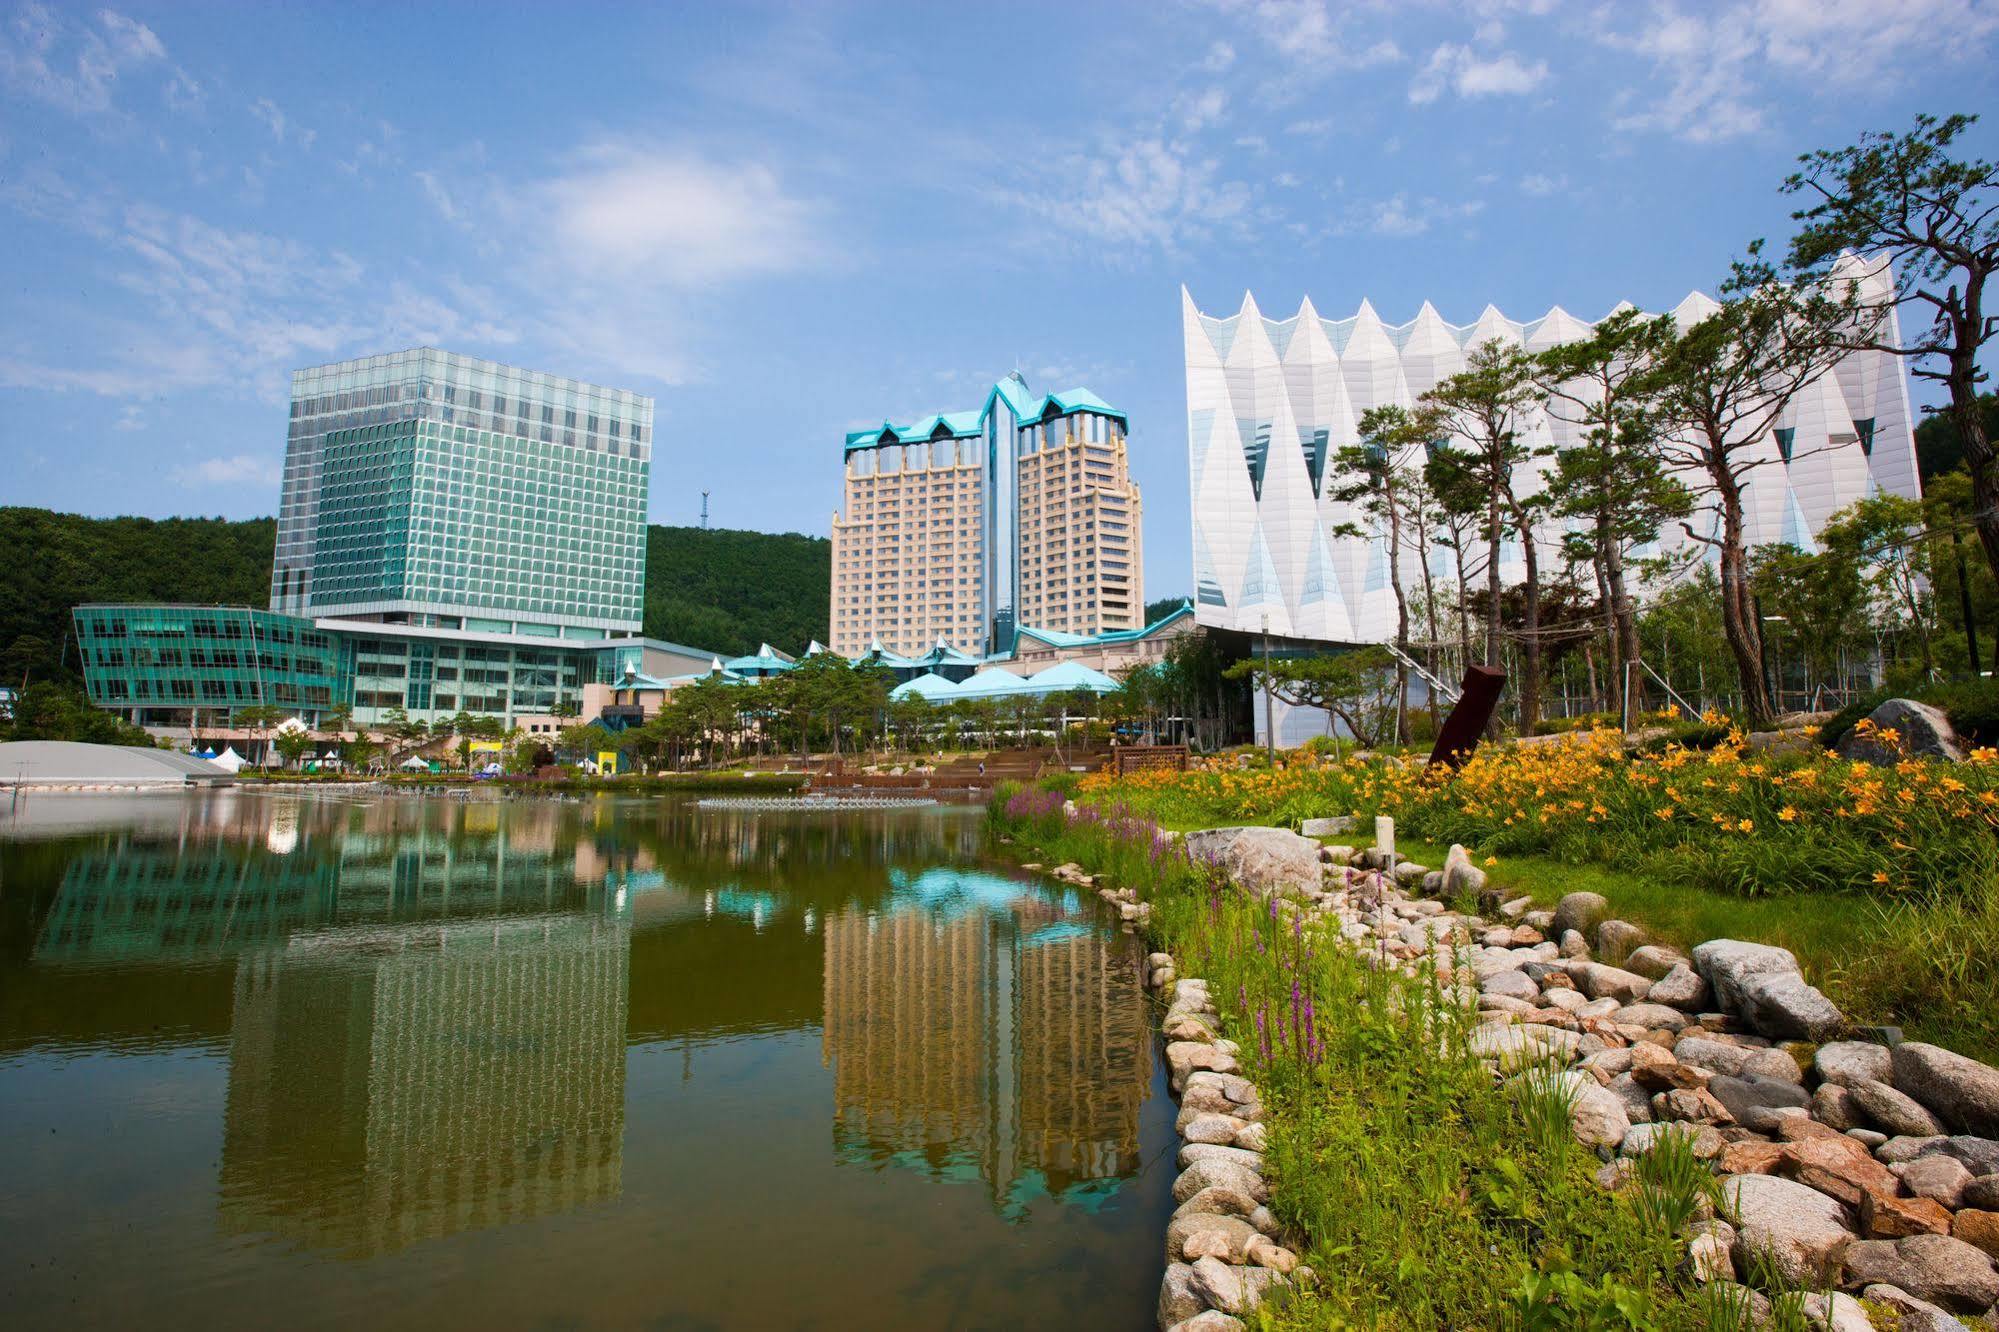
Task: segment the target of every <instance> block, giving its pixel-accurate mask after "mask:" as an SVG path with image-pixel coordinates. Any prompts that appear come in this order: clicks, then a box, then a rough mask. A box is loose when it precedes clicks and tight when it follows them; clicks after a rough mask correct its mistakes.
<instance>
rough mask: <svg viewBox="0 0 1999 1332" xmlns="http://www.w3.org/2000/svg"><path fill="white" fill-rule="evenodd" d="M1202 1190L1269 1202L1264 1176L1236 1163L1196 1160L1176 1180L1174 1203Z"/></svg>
mask: <svg viewBox="0 0 1999 1332" xmlns="http://www.w3.org/2000/svg"><path fill="white" fill-rule="evenodd" d="M1202 1189H1227V1190H1229V1191H1230V1192H1231V1193H1240V1194H1244V1195H1246V1196H1248V1197H1251V1198H1254V1199H1256V1200H1257V1201H1258V1202H1269V1201H1270V1186H1269V1185H1268V1184H1266V1183H1264V1182H1263V1176H1262V1175H1260V1174H1258V1173H1257V1172H1256V1171H1254V1170H1251V1169H1249V1168H1248V1167H1247V1166H1241V1165H1237V1164H1236V1163H1235V1162H1233V1161H1196V1162H1194V1163H1193V1164H1192V1165H1190V1166H1188V1167H1187V1168H1186V1169H1185V1170H1182V1171H1181V1172H1180V1176H1179V1178H1177V1179H1175V1180H1174V1181H1173V1201H1174V1202H1176V1203H1183V1202H1186V1201H1187V1200H1188V1199H1189V1198H1191V1197H1193V1196H1194V1195H1195V1194H1197V1193H1199V1192H1200V1191H1201V1190H1202Z"/></svg>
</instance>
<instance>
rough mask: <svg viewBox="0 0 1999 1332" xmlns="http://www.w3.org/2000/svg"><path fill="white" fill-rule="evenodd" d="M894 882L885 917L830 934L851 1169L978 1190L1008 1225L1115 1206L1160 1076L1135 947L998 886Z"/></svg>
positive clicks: (995, 880) (839, 925) (1014, 886)
mask: <svg viewBox="0 0 1999 1332" xmlns="http://www.w3.org/2000/svg"><path fill="white" fill-rule="evenodd" d="M896 877H897V878H898V879H899V880H900V882H899V883H898V891H897V893H896V894H895V897H894V898H893V899H892V900H891V902H890V904H889V906H888V907H887V908H885V909H883V910H879V911H863V910H859V909H852V908H850V909H848V910H844V911H841V912H839V913H837V914H834V915H829V916H828V917H827V919H826V921H825V990H826V998H825V1026H824V1033H825V1034H824V1037H823V1045H822V1056H823V1058H824V1059H825V1060H826V1061H827V1062H829V1063H831V1065H832V1066H833V1070H834V1078H833V1083H834V1102H835V1119H834V1138H835V1142H836V1145H837V1148H838V1150H839V1151H840V1152H841V1154H842V1156H843V1158H844V1159H847V1160H852V1161H873V1162H882V1161H894V1162H896V1163H899V1164H905V1165H911V1166H917V1167H919V1168H922V1169H925V1170H928V1171H930V1172H932V1173H934V1174H937V1175H939V1176H943V1177H970V1176H976V1177H977V1178H979V1179H982V1180H983V1181H985V1183H986V1186H987V1188H988V1189H989V1191H990V1193H991V1195H992V1198H993V1201H994V1203H995V1205H996V1206H998V1207H999V1208H1000V1209H1001V1210H1002V1211H1003V1212H1005V1213H1007V1214H1008V1215H1019V1214H1020V1212H1021V1210H1022V1209H1023V1208H1024V1207H1025V1206H1026V1204H1027V1203H1028V1202H1029V1201H1030V1200H1031V1199H1032V1198H1033V1197H1034V1196H1035V1195H1036V1194H1039V1193H1043V1192H1045V1193H1048V1194H1051V1195H1054V1196H1057V1197H1062V1198H1065V1199H1069V1200H1071V1201H1081V1200H1087V1199H1088V1198H1089V1197H1090V1196H1092V1195H1093V1194H1103V1195H1105V1196H1108V1194H1109V1193H1111V1192H1115V1189H1116V1187H1117V1181H1118V1180H1120V1179H1121V1178H1123V1177H1126V1176H1129V1175H1131V1174H1132V1173H1134V1172H1135V1170H1136V1168H1137V1165H1138V1119H1139V1108H1140V1105H1141V1104H1142V1102H1143V1100H1144V1098H1145V1095H1146V1091H1147V1088H1148V1085H1149V1083H1150V1081H1151V1074H1152V1055H1153V1052H1152V1038H1151V1033H1150V1030H1149V1027H1148V1024H1147V1021H1146V1009H1145V1004H1144V1000H1143V996H1142V994H1141V991H1140V988H1139V981H1138V972H1137V958H1136V956H1135V955H1134V952H1133V949H1134V948H1135V944H1134V943H1133V941H1132V940H1131V939H1130V938H1128V937H1124V936H1116V935H1106V934H1105V933H1103V932H1102V931H1099V930H1096V929H1093V928H1089V927H1086V926H1085V925H1083V924H1081V923H1079V922H1078V919H1077V916H1078V910H1077V907H1076V904H1075V903H1074V902H1073V901H1070V902H1064V901H1062V900H1059V899H1050V898H1047V897H1044V896H1041V895H1039V894H1037V893H1035V892H1034V891H1033V890H1031V889H1029V888H1027V887H1026V886H1025V885H1022V884H1020V883H1018V882H1016V881H1013V880H1009V879H1005V878H1002V877H999V876H996V875H990V874H982V873H978V872H974V871H965V870H955V869H935V870H930V871H926V872H924V873H922V874H920V875H916V876H913V877H904V876H901V875H897V876H896Z"/></svg>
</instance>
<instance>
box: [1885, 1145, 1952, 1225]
mask: <svg viewBox="0 0 1999 1332" xmlns="http://www.w3.org/2000/svg"><path fill="white" fill-rule="evenodd" d="M1889 1169H1891V1170H1893V1171H1894V1172H1895V1177H1896V1178H1897V1179H1899V1180H1901V1181H1902V1187H1903V1188H1905V1189H1907V1190H1908V1191H1909V1192H1910V1193H1911V1194H1913V1195H1915V1196H1916V1197H1918V1198H1932V1199H1934V1200H1936V1201H1937V1202H1940V1203H1942V1204H1943V1205H1944V1206H1945V1207H1948V1208H1949V1209H1950V1210H1951V1211H1953V1212H1955V1211H1956V1210H1957V1209H1958V1208H1960V1207H1962V1206H1964V1191H1965V1189H1966V1188H1968V1187H1969V1186H1970V1184H1971V1179H1972V1175H1971V1172H1970V1171H1969V1170H1966V1169H1965V1168H1964V1163H1963V1162H1962V1161H1959V1160H1958V1159H1957V1158H1955V1157H1951V1156H1944V1155H1941V1154H1939V1155H1936V1156H1919V1157H1917V1158H1916V1159H1915V1160H1913V1161H1903V1162H1901V1163H1899V1164H1897V1165H1893V1166H1890V1167H1889Z"/></svg>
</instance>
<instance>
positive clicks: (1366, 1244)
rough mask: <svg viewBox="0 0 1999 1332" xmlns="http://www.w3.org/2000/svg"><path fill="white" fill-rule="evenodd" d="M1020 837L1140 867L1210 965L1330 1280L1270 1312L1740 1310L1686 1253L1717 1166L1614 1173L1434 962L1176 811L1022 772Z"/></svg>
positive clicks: (1347, 1320) (1219, 1001) (1658, 1319)
mask: <svg viewBox="0 0 1999 1332" xmlns="http://www.w3.org/2000/svg"><path fill="white" fill-rule="evenodd" d="M991 817H992V822H993V826H994V827H995V829H996V830H997V831H1000V832H1004V833H1006V834H1008V835H1010V836H1012V837H1013V838H1014V839H1015V842H1016V849H1017V850H1019V851H1020V852H1022V853H1023V854H1031V855H1034V856H1038V857H1040V858H1042V859H1044V860H1049V861H1057V860H1060V861H1069V860H1073V861H1076V862H1078V863H1080V864H1083V865H1085V866H1088V867H1089V868H1090V869H1092V870H1093V871H1096V872H1098V873H1100V874H1103V875H1105V876H1107V877H1108V878H1110V879H1112V880H1113V881H1116V882H1119V883H1125V884H1132V885H1136V886H1139V887H1140V888H1141V890H1142V891H1143V892H1144V893H1145V895H1146V897H1147V898H1148V900H1149V901H1150V902H1151V903H1152V907H1153V915H1152V921H1151V930H1152V932H1153V935H1154V937H1155V939H1156V940H1157V942H1158V943H1159V945H1160V946H1162V947H1164V948H1166V949H1168V950H1170V951H1171V952H1172V953H1173V954H1174V956H1175V957H1176V958H1177V959H1178V960H1179V962H1180V964H1181V969H1182V972H1183V974H1187V975H1199V976H1203V977H1206V978H1207V980H1208V982H1209V988H1210V992H1211V993H1212V995H1213V996H1214V1000H1215V1003H1216V1005H1217V1007H1218V1008H1219V1009H1220V1010H1221V1014H1222V1019H1223V1024H1224V1029H1225V1031H1226V1032H1227V1034H1228V1035H1230V1036H1231V1037H1232V1038H1233V1039H1235V1040H1236V1041H1238V1042H1239V1043H1240V1044H1241V1046H1242V1047H1243V1054H1242V1057H1243V1061H1244V1064H1245V1071H1246V1072H1247V1073H1248V1075H1249V1076H1251V1077H1252V1078H1254V1079H1255V1080H1256V1082H1257V1083H1258V1086H1259V1087H1260V1089H1261V1092H1262V1096H1263V1099H1264V1104H1265V1108H1266V1111H1267V1118H1266V1122H1267V1123H1268V1124H1269V1126H1270V1133H1271V1139H1270V1150H1269V1153H1268V1156H1267V1163H1268V1169H1269V1173H1270V1176H1271V1178H1272V1181H1273V1184H1274V1194H1275V1196H1274V1200H1273V1203H1272V1206H1273V1209H1274V1210H1276V1211H1277V1213H1278V1215H1279V1217H1280V1219H1281V1220H1283V1221H1284V1222H1285V1223H1286V1225H1287V1228H1288V1229H1289V1230H1291V1231H1292V1232H1293V1233H1294V1234H1302V1235H1304V1236H1307V1237H1309V1240H1308V1241H1307V1242H1306V1244H1305V1251H1304V1254H1303V1257H1304V1258H1305V1260H1306V1261H1307V1262H1308V1263H1310V1264H1311V1265H1312V1266H1313V1268H1314V1269H1315V1270H1316V1271H1317V1273H1318V1274H1319V1278H1320V1279H1319V1283H1318V1284H1317V1285H1316V1286H1315V1287H1314V1288H1312V1289H1311V1290H1309V1291H1302V1292H1297V1293H1296V1294H1294V1295H1293V1296H1292V1297H1291V1298H1288V1299H1286V1300H1284V1301H1281V1302H1278V1303H1276V1304H1274V1305H1273V1306H1268V1307H1266V1308H1265V1309H1264V1310H1262V1311H1260V1314H1259V1319H1260V1325H1261V1326H1263V1327H1265V1328H1287V1329H1288V1328H1306V1327H1310V1328H1328V1327H1331V1328H1341V1327H1371V1328H1385V1329H1417V1328H1437V1327H1517V1328H1545V1329H1612V1328H1655V1329H1680V1328H1687V1329H1694V1328H1720V1327H1735V1326H1739V1325H1740V1319H1739V1318H1737V1317H1736V1316H1735V1315H1733V1314H1732V1313H1730V1312H1728V1311H1723V1310H1718V1309H1716V1308H1713V1307H1711V1306H1710V1304H1709V1302H1708V1301H1707V1299H1706V1297H1705V1296H1704V1295H1703V1294H1702V1293H1701V1292H1700V1291H1698V1290H1696V1289H1693V1288H1691V1287H1690V1286H1689V1285H1688V1283H1686V1282H1685V1281H1684V1280H1683V1279H1682V1278H1681V1277H1679V1276H1678V1275H1677V1273H1676V1269H1675V1264H1676V1260H1677V1257H1678V1254H1679V1245H1678V1242H1677V1240H1676V1239H1675V1237H1674V1234H1673V1227H1674V1226H1675V1224H1676V1223H1677V1222H1678V1221H1680V1220H1682V1219H1683V1218H1684V1217H1686V1216H1688V1215H1690V1214H1691V1213H1692V1212H1693V1210H1694V1209H1695V1208H1696V1207H1697V1206H1699V1202H1700V1200H1699V1198H1698V1197H1697V1196H1695V1194H1696V1193H1697V1192H1698V1191H1700V1190H1703V1189H1705V1188H1706V1187H1708V1184H1709V1182H1710V1181H1711V1175H1710V1174H1708V1173H1707V1172H1706V1171H1705V1170H1703V1169H1695V1168H1690V1166H1689V1163H1688V1162H1685V1161H1676V1160H1675V1159H1674V1158H1673V1156H1672V1152H1671V1149H1669V1150H1668V1152H1667V1153H1665V1154H1663V1155H1661V1156H1660V1157H1659V1158H1658V1159H1657V1160H1656V1161H1649V1162H1648V1163H1647V1165H1646V1166H1645V1171H1646V1176H1645V1178H1643V1179H1642V1180H1641V1181H1640V1183H1639V1185H1638V1186H1637V1187H1635V1188H1632V1189H1627V1190H1626V1191H1624V1192H1622V1193H1620V1194H1616V1195H1613V1194H1609V1193H1606V1192H1604V1191H1603V1190H1602V1189H1601V1188H1599V1187H1598V1186H1597V1185H1596V1183H1595V1182H1594V1180H1593V1179H1592V1175H1593V1173H1594V1171H1595V1169H1596V1168H1597V1165H1598V1162H1597V1160H1596V1157H1595V1156H1594V1155H1593V1154H1592V1153H1590V1152H1589V1151H1588V1150H1586V1149H1584V1148H1583V1147H1581V1146H1580V1145H1578V1144H1577V1143H1576V1142H1575V1141H1574V1139H1573V1138H1572V1137H1571V1136H1570V1134H1569V1131H1568V1115H1567V1105H1566V1103H1565V1102H1564V1101H1562V1100H1561V1099H1560V1093H1559V1087H1560V1084H1559V1083H1558V1082H1556V1081H1555V1080H1552V1079H1546V1078H1542V1079H1539V1080H1538V1081H1537V1080H1534V1079H1529V1080H1528V1084H1527V1085H1526V1086H1524V1087H1519V1086H1516V1087H1514V1088H1512V1089H1511V1090H1508V1089H1503V1088H1500V1087H1496V1086H1495V1085H1494V1083H1493V1080H1492V1077H1491V1075H1490V1074H1489V1073H1488V1072H1487V1071H1486V1069H1485V1067H1484V1065H1483V1064H1482V1063H1480V1062H1479V1061H1478V1060H1476V1059H1474V1058H1472V1057H1471V1056H1470V1055H1469V1054H1468V1052H1467V1050H1466V1044H1465V1042H1466V1037H1467V1035H1468V1033H1469V1030H1470V1027H1471V1023H1472V1018H1471V1015H1470V1014H1469V1013H1467V1012H1466V1010H1465V1009H1464V1008H1463V1007H1462V1006H1460V1005H1458V1004H1455V1003H1452V1002H1448V1001H1447V1000H1446V998H1445V995H1444V991H1443V989H1442V987H1441V986H1440V985H1439V983H1438V981H1437V978H1436V977H1435V976H1434V975H1433V974H1425V975H1421V976H1418V977H1416V978H1413V979H1412V978H1406V977H1403V976H1400V975H1399V974H1391V973H1385V972H1381V971H1376V970H1373V969H1371V968H1369V967H1366V966H1363V965H1362V964H1361V963H1360V962H1359V961H1358V960H1357V959H1356V958H1355V957H1354V956H1353V955H1352V954H1351V953H1350V952H1348V951H1347V950H1346V949H1345V948H1343V947H1340V946H1337V945H1336V944H1335V943H1334V942H1332V941H1331V940H1329V939H1327V938H1324V937H1321V936H1320V935H1319V934H1318V932H1317V931H1316V930H1307V929H1305V928H1304V927H1303V926H1302V925H1299V924H1296V923H1294V922H1293V921H1291V920H1290V919H1288V918H1287V917H1285V916H1284V915H1282V914H1281V913H1279V912H1277V911H1275V910H1273V909H1270V908H1268V907H1266V906H1265V904H1263V903H1260V902H1257V901H1255V900H1253V899H1251V898H1248V897H1246V896H1245V895H1243V894H1241V893H1239V892H1236V891H1233V890H1232V889H1230V888H1229V887H1228V886H1227V885H1226V884H1225V883H1223V882H1220V881H1219V880H1217V879H1215V878H1213V877H1212V874H1211V872H1210V871H1208V870H1206V869H1204V868H1201V867H1196V866H1195V865H1193V864H1191V863H1190V862H1189V861H1188V860H1187V858H1186V856H1185V855H1184V854H1183V853H1181V852H1179V851H1178V850H1177V848H1176V847H1175V846H1174V844H1173V843H1172V842H1170V841H1167V840H1163V839H1162V838H1161V837H1160V836H1159V830H1158V828H1157V825H1155V824H1153V823H1151V822H1150V821H1148V820H1145V819H1142V818H1139V817H1136V816H1133V815H1130V814H1127V813H1124V812H1120V811H1104V810H1099V809H1093V808H1084V809H1082V810H1080V811H1079V812H1078V815H1077V816H1076V817H1074V818H1070V817H1067V816H1065V815H1064V813H1063V811H1062V794H1061V793H1060V792H1059V791H1050V790H1041V789H1035V788H1028V789H1026V790H1021V789H1018V788H1002V790H1001V792H1000V793H999V795H998V796H997V797H996V799H995V802H994V804H993V807H992V816H991Z"/></svg>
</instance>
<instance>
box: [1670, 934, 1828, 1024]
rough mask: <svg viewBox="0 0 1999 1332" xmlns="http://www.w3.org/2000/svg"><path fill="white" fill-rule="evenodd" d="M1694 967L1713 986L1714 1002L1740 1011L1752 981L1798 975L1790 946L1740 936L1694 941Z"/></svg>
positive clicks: (1731, 1009)
mask: <svg viewBox="0 0 1999 1332" xmlns="http://www.w3.org/2000/svg"><path fill="white" fill-rule="evenodd" d="M1694 969H1695V970H1696V971H1698V972H1700V974H1701V975H1702V976H1704V977H1706V978H1707V983H1708V984H1709V985H1711V986H1713V987H1714V997H1715V1002H1717V1003H1719V1004H1720V1005H1721V1006H1722V1007H1723V1008H1724V1009H1727V1010H1728V1011H1730V1012H1735V1013H1739V1012H1741V1011H1742V1004H1743V994H1744V991H1746V990H1747V989H1748V987H1749V983H1750V982H1751V981H1752V980H1755V979H1756V978H1758V977H1761V976H1779V975H1792V976H1796V975H1800V974H1802V973H1801V972H1800V971H1799V970H1798V959H1797V957H1796V956H1795V955H1793V954H1792V952H1791V950H1790V949H1788V948H1778V947H1775V946H1773V945H1771V944H1759V943H1746V942H1744V941H1743V940H1741V939H1709V940H1708V941H1707V942H1706V943H1704V944H1696V945H1695V946H1694Z"/></svg>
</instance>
